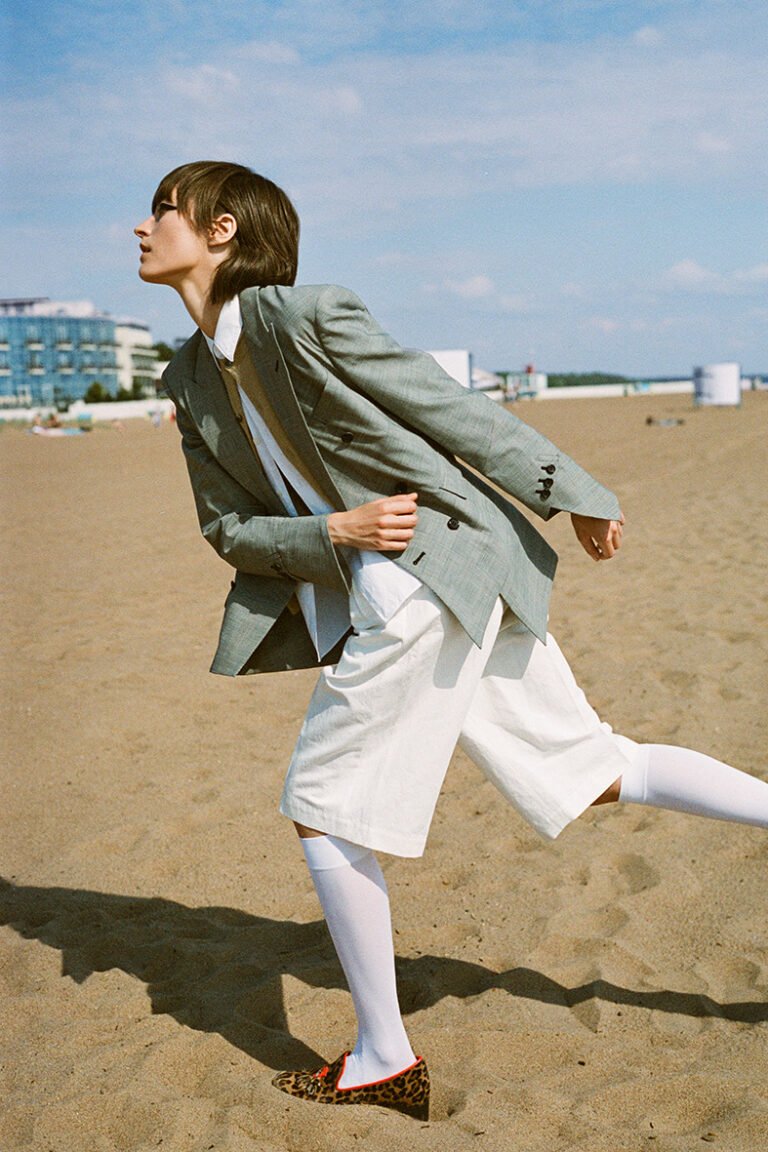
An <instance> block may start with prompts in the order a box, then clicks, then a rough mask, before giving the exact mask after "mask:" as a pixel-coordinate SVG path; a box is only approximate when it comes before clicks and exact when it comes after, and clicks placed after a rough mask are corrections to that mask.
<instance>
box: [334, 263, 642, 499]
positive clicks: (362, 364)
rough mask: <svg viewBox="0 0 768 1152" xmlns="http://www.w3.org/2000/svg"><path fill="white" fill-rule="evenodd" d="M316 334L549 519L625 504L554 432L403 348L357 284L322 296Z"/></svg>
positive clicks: (345, 365)
mask: <svg viewBox="0 0 768 1152" xmlns="http://www.w3.org/2000/svg"><path fill="white" fill-rule="evenodd" d="M315 326H316V333H317V337H318V339H319V340H320V343H321V345H322V347H323V349H324V350H325V353H326V356H327V357H328V359H329V360H330V362H331V364H332V366H333V370H334V374H335V375H337V376H338V377H339V379H341V380H342V381H343V382H344V383H345V384H346V385H348V386H349V387H351V388H353V389H356V390H357V391H359V392H361V393H362V394H363V395H365V396H367V397H368V398H369V399H371V400H373V401H374V402H375V403H377V404H378V405H380V406H381V407H382V408H384V409H385V410H386V411H389V412H391V413H392V414H393V415H394V416H396V417H398V419H400V420H403V421H404V422H405V423H406V424H409V425H410V426H411V427H412V428H414V429H415V430H416V431H418V432H421V433H422V434H423V435H425V436H427V437H429V438H430V439H431V440H433V441H435V442H436V443H437V444H439V445H440V446H441V447H442V448H444V449H446V450H447V451H448V452H450V453H452V454H453V455H455V456H458V457H460V458H461V459H462V460H464V461H466V462H467V463H468V464H470V465H471V466H472V467H473V468H475V469H476V470H477V471H478V472H480V473H481V474H482V475H483V476H485V477H486V478H487V479H488V480H491V481H492V482H493V483H495V484H497V485H498V486H499V487H500V488H502V489H503V490H504V491H505V492H508V493H509V494H510V495H512V496H514V497H515V498H516V499H518V500H520V501H521V503H523V504H525V505H526V507H528V508H530V509H531V511H532V512H535V513H536V514H537V515H538V516H541V517H542V518H543V519H545V520H548V519H549V518H550V517H551V516H552V515H553V514H554V513H555V512H557V511H560V510H564V511H568V512H578V513H581V514H583V515H586V516H597V517H601V518H604V519H616V518H617V517H618V516H619V515H620V509H619V504H618V501H617V499H616V497H615V496H614V494H613V493H612V492H610V491H609V490H608V489H607V488H604V487H603V485H602V484H600V483H598V481H597V480H595V479H594V478H593V477H592V476H590V475H589V473H588V472H586V471H585V470H584V469H583V468H581V467H579V465H578V464H576V463H575V462H574V461H573V460H571V459H570V457H569V456H567V455H566V454H565V453H564V452H561V451H560V450H559V449H558V448H557V447H556V446H555V445H554V444H553V443H552V442H551V441H550V440H548V439H547V438H546V437H545V436H542V435H541V434H540V433H539V432H537V431H535V429H533V428H531V427H530V426H529V425H528V424H526V423H525V422H524V421H522V420H520V419H519V418H518V417H517V416H515V415H514V414H513V413H511V412H509V411H508V410H507V409H505V408H503V407H501V406H500V405H498V404H496V403H494V402H493V401H492V400H489V399H488V397H487V396H483V395H482V393H479V392H472V391H469V390H468V389H466V388H463V387H462V386H461V385H460V384H458V383H457V382H456V381H455V380H453V378H452V377H450V376H449V375H448V374H447V373H446V372H444V371H443V369H442V368H440V366H439V365H438V363H437V362H436V360H435V359H434V357H432V356H430V355H429V354H428V353H426V352H418V351H414V350H412V349H407V348H402V347H400V345H399V344H397V343H396V342H395V341H394V340H393V339H392V337H391V336H389V335H388V334H387V333H386V332H385V331H384V330H383V329H382V328H381V327H380V326H379V325H378V324H377V323H376V321H375V320H374V319H373V317H372V316H371V314H370V313H369V312H368V310H367V309H366V307H365V305H364V304H363V303H362V301H361V300H360V299H359V298H358V297H357V296H355V295H354V294H353V293H352V292H349V291H347V290H346V289H343V288H337V287H335V286H330V287H327V288H325V289H324V290H323V291H322V292H321V293H320V294H319V295H318V297H317V302H316V309H315Z"/></svg>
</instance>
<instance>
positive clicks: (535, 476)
mask: <svg viewBox="0 0 768 1152" xmlns="http://www.w3.org/2000/svg"><path fill="white" fill-rule="evenodd" d="M240 305H241V309H242V313H243V320H244V334H245V337H246V339H247V341H248V345H249V348H250V351H251V354H252V356H253V360H254V364H255V365H256V368H257V371H258V372H259V375H260V377H261V380H262V383H263V386H264V388H265V389H266V390H267V392H268V394H269V396H270V398H271V400H272V404H273V406H274V410H275V413H276V414H277V417H278V419H279V420H280V421H281V422H282V424H283V425H284V427H285V429H286V431H287V433H288V434H289V436H290V437H291V439H292V441H293V443H294V444H295V446H296V448H297V450H298V452H299V453H300V454H301V456H302V459H303V460H304V461H305V463H306V465H307V467H308V468H309V470H310V472H311V473H312V475H313V476H314V477H315V478H316V480H317V487H318V488H319V490H320V491H322V492H323V493H325V494H326V496H327V497H328V498H329V499H330V500H331V502H332V503H333V505H334V507H335V508H337V509H338V510H342V509H347V508H353V507H355V506H357V505H359V504H363V503H365V502H366V501H369V500H374V499H376V498H377V497H380V496H389V495H392V494H395V493H406V492H418V493H419V523H418V526H417V528H416V531H415V534H414V538H413V540H412V541H411V542H410V544H409V545H408V547H407V548H406V549H405V551H404V552H400V553H393V554H392V561H393V563H395V564H398V565H400V566H401V567H403V568H406V569H408V570H409V571H411V572H413V573H414V574H415V575H417V576H418V577H419V578H420V579H421V580H423V582H424V583H425V584H426V585H428V586H429V587H430V588H431V589H432V590H433V591H434V592H435V593H436V594H437V595H438V596H439V597H440V598H441V600H442V601H443V602H444V603H445V604H446V605H447V606H448V608H450V610H451V611H452V612H453V613H454V614H455V615H456V616H457V618H458V619H459V621H460V622H461V624H462V625H463V627H464V628H465V629H466V631H467V632H468V634H469V635H470V636H471V638H472V639H473V640H474V642H475V643H478V644H479V643H480V641H481V639H482V636H483V632H484V629H485V625H486V623H487V621H488V618H489V616H490V613H491V610H492V607H493V604H494V603H495V601H496V598H497V597H498V596H499V595H501V596H502V597H503V599H504V600H505V601H506V603H507V604H508V605H509V607H510V608H511V609H512V610H513V611H514V612H515V613H516V614H517V616H518V617H519V618H520V620H521V621H522V622H523V623H524V624H525V625H526V626H527V627H528V628H530V630H531V631H532V632H533V633H534V634H535V635H537V636H539V637H541V638H542V639H543V638H544V637H545V635H546V622H547V606H548V601H549V594H550V589H551V585H552V578H553V576H554V572H555V566H556V564H557V557H556V555H555V553H554V552H553V550H552V548H550V546H549V545H548V544H547V543H546V541H545V540H544V539H543V538H542V537H541V536H540V535H539V533H538V532H536V530H535V529H534V528H533V526H532V525H531V524H530V523H529V522H528V520H527V519H526V518H525V516H523V515H522V513H521V512H520V511H519V510H518V509H517V508H516V507H515V506H514V505H513V504H512V503H511V502H510V501H509V500H508V499H507V498H506V497H504V496H502V495H500V494H499V493H498V492H497V491H496V489H495V488H494V487H491V485H490V484H488V483H486V482H485V480H483V479H481V478H480V477H478V476H477V475H475V472H474V471H473V470H477V472H479V473H481V474H482V476H484V477H486V478H487V480H490V481H491V482H492V483H493V484H494V485H498V486H499V487H500V488H502V489H503V490H504V491H505V492H507V493H509V494H510V495H511V496H514V497H515V498H516V499H517V500H519V501H520V502H521V503H522V504H524V505H525V506H526V507H527V508H529V509H530V510H531V511H533V512H535V513H536V515H537V516H541V517H542V518H543V519H545V520H546V519H548V518H549V517H550V516H551V515H552V514H553V512H555V511H557V510H561V509H562V510H565V511H569V512H581V513H584V514H585V515H589V516H599V517H604V518H610V519H614V518H616V517H617V516H618V515H619V506H618V503H617V501H616V498H615V497H614V496H613V494H612V493H611V492H609V491H608V490H607V489H606V488H604V487H603V486H602V485H600V484H598V483H597V481H595V480H594V479H592V477H591V476H589V475H588V473H586V472H585V471H584V470H583V469H582V468H580V467H579V466H578V465H577V464H575V463H574V462H573V461H572V460H571V459H569V457H568V456H566V455H564V454H563V453H562V452H560V451H558V449H557V448H556V447H555V446H554V445H553V444H552V443H550V441H549V440H547V439H545V437H543V436H541V435H540V434H539V433H538V432H535V431H534V430H533V429H532V428H530V427H529V426H528V425H527V424H525V423H523V421H521V420H519V419H518V418H517V417H516V416H514V415H512V413H510V412H508V411H506V410H505V409H504V408H501V407H500V406H498V405H496V404H495V403H493V402H492V401H490V400H488V399H487V398H486V397H485V396H482V395H480V394H477V393H474V392H470V391H468V390H467V389H465V388H462V387H461V386H460V385H459V384H457V383H456V382H455V381H454V380H452V379H451V377H449V376H448V375H447V374H446V373H445V372H443V371H442V369H441V368H440V367H439V366H438V365H437V363H436V362H435V360H434V359H433V358H432V357H431V356H429V355H427V354H426V353H423V352H415V351H411V350H408V349H403V348H401V347H400V346H399V345H398V344H396V343H395V341H394V340H392V338H391V337H390V336H388V335H387V334H386V332H384V331H383V330H382V329H381V328H380V327H379V325H378V324H377V323H376V321H375V320H374V319H373V318H372V317H371V315H370V313H369V312H368V311H367V310H366V308H365V307H364V305H363V304H362V303H361V301H360V300H359V299H358V298H357V297H356V296H354V295H353V294H352V293H351V292H348V291H347V290H346V289H344V288H339V287H335V286H324V287H314V286H306V287H294V288H288V287H279V286H273V287H266V288H249V289H247V290H246V291H245V292H243V293H242V295H241V296H240ZM163 379H164V383H165V385H166V387H167V389H168V393H169V395H170V396H171V397H172V398H173V400H174V401H175V403H176V408H177V420H178V425H179V430H180V432H181V435H182V445H183V449H184V453H185V456H186V461H187V465H188V468H189V475H190V479H191V482H192V489H193V491H194V495H195V501H196V504H197V512H198V517H199V520H200V526H201V529H202V532H203V535H204V536H205V538H206V539H207V540H208V541H209V542H210V543H211V544H212V545H213V547H214V548H215V549H216V551H217V552H218V554H219V555H220V556H221V557H222V558H223V559H224V560H226V561H227V562H228V563H229V564H231V565H232V566H233V567H234V568H235V569H236V570H237V575H236V578H235V580H234V582H233V584H232V587H231V590H230V593H229V596H228V597H227V601H226V606H225V611H224V619H223V623H222V627H221V634H220V637H219V645H218V649H217V652H216V656H215V658H214V662H213V665H212V668H211V671H212V672H218V673H222V674H224V675H229V676H234V675H238V674H242V673H246V672H262V671H275V670H279V669H285V668H298V667H310V666H314V665H316V664H317V658H316V656H315V654H314V651H313V649H312V645H311V643H310V640H309V636H308V634H307V631H306V628H305V626H304V623H303V618H302V617H301V615H300V614H296V613H292V612H291V611H289V610H287V605H288V603H289V601H291V600H292V597H293V592H294V583H295V581H297V580H309V581H313V582H315V583H318V584H323V585H326V586H328V587H330V588H336V589H340V590H345V589H347V588H348V587H349V572H348V569H347V566H346V563H345V561H344V557H343V555H342V554H341V553H340V552H339V551H338V550H337V549H335V548H334V546H333V545H332V544H331V541H330V537H329V535H328V530H327V522H326V517H324V516H300V517H294V518H291V517H288V516H286V515H285V513H284V511H283V509H282V507H281V505H280V503H279V500H278V499H277V497H276V495H275V493H274V491H273V490H272V488H271V486H270V484H269V482H268V481H267V479H266V476H265V474H264V472H263V471H262V468H261V465H260V464H259V461H258V459H257V457H256V455H255V453H254V451H253V449H252V448H251V446H250V443H249V441H248V438H247V436H246V433H245V430H244V429H243V427H242V425H241V424H240V423H238V420H237V418H236V416H235V414H234V412H233V409H232V406H231V404H230V402H229V399H228V397H227V393H226V389H225V386H224V384H223V382H222V380H221V378H220V376H219V373H218V371H217V369H216V367H215V365H214V363H213V360H212V358H211V355H210V352H209V351H208V348H207V346H206V343H205V340H204V339H203V337H202V335H201V333H200V332H197V333H196V334H195V335H194V336H193V337H192V338H191V339H190V340H189V341H188V342H187V343H186V344H185V345H184V347H183V348H182V349H180V351H179V352H178V353H177V354H176V356H174V358H173V360H172V361H171V363H170V364H169V366H168V368H167V370H166V372H165V375H164V377H163ZM464 462H465V463H464ZM467 465H469V466H471V469H472V470H471V469H470V467H467ZM337 655H338V651H336V652H334V653H331V654H330V655H329V657H327V658H326V661H325V662H329V661H331V660H333V659H334V658H336V657H337Z"/></svg>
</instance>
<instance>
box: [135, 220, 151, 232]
mask: <svg viewBox="0 0 768 1152" xmlns="http://www.w3.org/2000/svg"><path fill="white" fill-rule="evenodd" d="M149 222H150V217H149V216H148V217H147V219H146V220H143V221H142V222H141V224H137V225H136V227H135V228H134V230H133V234H134V236H148V235H149V228H148V227H147V225H148V224H149Z"/></svg>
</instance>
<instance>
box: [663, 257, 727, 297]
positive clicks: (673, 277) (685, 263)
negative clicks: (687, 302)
mask: <svg viewBox="0 0 768 1152" xmlns="http://www.w3.org/2000/svg"><path fill="white" fill-rule="evenodd" d="M663 282H664V283H665V284H666V286H668V287H670V288H682V289H683V290H685V291H688V292H723V291H725V290H726V282H725V280H724V279H723V277H722V276H719V275H718V274H717V273H716V272H711V271H710V269H709V268H704V267H703V266H702V265H701V264H699V262H698V261H697V260H692V259H686V260H679V261H678V262H677V264H673V265H672V267H671V268H668V269H667V271H666V272H665V273H664V276H663Z"/></svg>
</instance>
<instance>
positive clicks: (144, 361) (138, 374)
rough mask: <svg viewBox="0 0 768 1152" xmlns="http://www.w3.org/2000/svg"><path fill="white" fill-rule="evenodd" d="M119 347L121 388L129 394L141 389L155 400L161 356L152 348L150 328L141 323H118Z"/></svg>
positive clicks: (119, 383) (117, 346) (123, 321)
mask: <svg viewBox="0 0 768 1152" xmlns="http://www.w3.org/2000/svg"><path fill="white" fill-rule="evenodd" d="M115 347H116V352H117V383H118V387H119V388H124V389H125V391H126V392H130V391H132V390H133V389H137V390H140V391H141V392H143V393H144V395H146V396H154V395H155V380H156V376H157V373H156V369H155V365H156V363H157V352H156V351H155V349H154V348H153V347H152V334H151V332H150V330H149V327H148V325H146V324H143V323H142V322H141V321H140V320H117V321H116V322H115Z"/></svg>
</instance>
